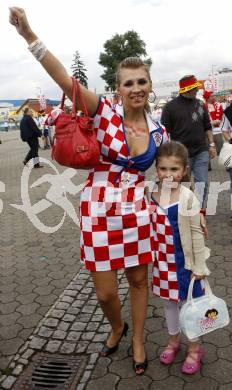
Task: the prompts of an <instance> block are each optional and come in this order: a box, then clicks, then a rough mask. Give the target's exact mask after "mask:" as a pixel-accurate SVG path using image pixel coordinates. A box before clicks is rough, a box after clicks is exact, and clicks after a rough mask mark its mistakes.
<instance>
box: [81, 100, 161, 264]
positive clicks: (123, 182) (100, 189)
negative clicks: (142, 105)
mask: <svg viewBox="0 0 232 390" xmlns="http://www.w3.org/2000/svg"><path fill="white" fill-rule="evenodd" d="M94 124H95V130H96V132H97V139H98V142H99V146H100V151H101V156H102V161H101V163H99V165H98V166H96V167H95V168H94V169H92V170H91V171H90V173H89V177H88V179H87V183H86V186H85V188H84V189H83V191H82V193H81V203H80V219H81V260H82V261H83V262H84V264H85V267H86V268H87V269H89V270H91V271H108V270H116V269H119V268H127V267H133V266H138V265H141V264H148V263H150V262H151V261H152V260H153V252H154V248H153V229H152V224H151V218H150V213H149V208H148V206H147V202H146V201H145V198H144V173H143V172H141V171H139V170H138V169H134V168H133V159H132V158H131V157H130V153H129V149H128V146H127V143H126V139H125V133H124V128H123V116H122V115H120V113H119V112H116V111H115V110H114V109H113V108H112V106H111V105H110V103H109V102H108V101H107V100H106V99H104V98H101V99H100V103H99V106H98V109H97V113H96V115H95V117H94ZM147 124H148V127H149V130H150V133H151V134H152V133H153V134H156V138H159V134H158V132H157V131H156V130H158V125H157V124H156V123H154V122H153V121H152V119H151V118H150V116H149V115H147ZM161 132H162V135H161V142H166V141H167V140H168V136H167V133H166V132H165V130H164V129H162V130H161ZM151 136H152V135H151ZM153 139H154V140H155V135H153ZM159 141H160V140H159ZM152 142H153V141H152ZM153 143H154V142H153ZM157 146H158V145H157ZM144 156H146V153H144ZM154 157H155V148H154V153H153V160H154ZM120 159H121V160H122V159H123V160H124V161H125V159H126V160H127V161H128V164H127V166H128V167H124V168H123V167H122V166H120V165H117V161H119V162H120ZM152 162H153V161H151V164H152ZM151 164H150V165H151Z"/></svg>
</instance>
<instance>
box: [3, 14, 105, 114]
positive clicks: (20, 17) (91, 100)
mask: <svg viewBox="0 0 232 390" xmlns="http://www.w3.org/2000/svg"><path fill="white" fill-rule="evenodd" d="M9 21H10V23H11V24H13V26H15V28H16V30H17V32H18V33H19V34H20V35H22V37H23V38H24V39H25V40H26V42H27V43H28V45H31V44H33V42H35V41H36V40H38V36H37V35H36V34H35V33H34V32H33V30H32V29H31V27H30V25H29V23H28V20H27V17H26V13H25V11H24V10H23V9H22V8H18V7H11V8H10V16H9ZM42 45H43V43H42V42H41V44H40V47H41V52H42V59H41V60H39V61H40V63H41V65H42V66H43V67H44V69H45V70H46V72H47V73H48V74H49V75H50V76H51V77H52V78H53V80H54V81H55V82H56V83H57V84H58V85H59V86H60V88H61V89H62V90H63V91H64V93H65V95H67V96H68V97H69V98H70V99H72V80H71V78H70V76H69V75H68V73H67V71H66V69H65V68H64V66H63V65H62V64H61V62H60V61H59V60H58V59H57V58H56V57H55V56H54V55H53V54H52V53H50V52H49V51H48V50H47V49H46V47H45V46H44V45H43V46H42ZM81 91H82V94H83V97H84V100H85V102H86V106H87V108H88V111H89V114H90V115H92V114H94V113H95V111H96V109H97V105H98V96H97V95H96V94H95V93H93V92H91V91H89V90H88V89H87V88H85V87H83V86H82V85H81ZM78 108H79V109H80V110H82V109H83V107H81V106H78Z"/></svg>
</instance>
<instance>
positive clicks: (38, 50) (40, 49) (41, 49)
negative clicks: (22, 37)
mask: <svg viewBox="0 0 232 390" xmlns="http://www.w3.org/2000/svg"><path fill="white" fill-rule="evenodd" d="M28 50H30V52H31V53H32V54H33V56H34V57H35V58H36V59H37V61H39V62H40V61H42V59H43V58H44V56H45V54H46V51H47V48H46V46H45V44H44V43H43V42H42V41H41V40H40V39H36V40H35V41H34V42H32V43H31V44H30V45H29V46H28Z"/></svg>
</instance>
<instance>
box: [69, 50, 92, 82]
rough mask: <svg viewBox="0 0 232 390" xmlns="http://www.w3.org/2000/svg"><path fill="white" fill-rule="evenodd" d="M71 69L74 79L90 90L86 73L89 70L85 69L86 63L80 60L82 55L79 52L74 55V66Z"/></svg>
mask: <svg viewBox="0 0 232 390" xmlns="http://www.w3.org/2000/svg"><path fill="white" fill-rule="evenodd" d="M71 69H72V71H73V77H74V78H75V79H78V80H79V81H80V83H81V84H82V85H84V87H86V88H88V77H87V76H86V74H85V72H86V71H87V69H86V68H85V65H84V62H83V61H81V59H80V54H79V53H78V51H76V52H75V54H74V59H73V64H72V65H71Z"/></svg>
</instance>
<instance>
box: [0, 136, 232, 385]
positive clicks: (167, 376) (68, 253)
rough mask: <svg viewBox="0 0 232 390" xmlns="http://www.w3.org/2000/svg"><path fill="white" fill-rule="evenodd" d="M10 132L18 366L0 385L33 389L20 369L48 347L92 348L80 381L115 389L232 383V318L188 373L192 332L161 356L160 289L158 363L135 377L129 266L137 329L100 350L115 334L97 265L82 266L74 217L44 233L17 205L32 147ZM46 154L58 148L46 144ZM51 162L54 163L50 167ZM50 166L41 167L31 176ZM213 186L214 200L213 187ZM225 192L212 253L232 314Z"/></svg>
mask: <svg viewBox="0 0 232 390" xmlns="http://www.w3.org/2000/svg"><path fill="white" fill-rule="evenodd" d="M15 134H16V133H15ZM11 137H12V139H11V140H9V139H8V141H7V142H3V144H2V145H0V148H1V149H0V160H1V165H0V175H1V176H0V181H2V182H4V183H5V184H6V192H5V193H3V194H2V196H0V199H2V200H3V212H2V214H0V221H1V236H0V246H1V253H0V353H1V360H0V367H2V368H4V367H7V366H8V365H9V367H10V369H11V373H10V375H9V373H8V376H7V374H6V375H2V377H1V378H0V383H1V384H0V388H1V386H2V388H3V389H12V388H13V389H16V390H24V389H23V387H20V385H18V383H19V381H20V374H21V373H22V372H23V371H24V369H25V368H26V367H27V365H28V363H29V362H30V360H31V359H33V357H34V356H35V355H36V353H37V352H38V351H45V352H50V353H51V354H52V353H57V352H58V353H60V354H62V355H73V356H87V357H88V359H87V365H86V367H85V371H84V373H83V375H82V377H81V380H80V383H79V385H78V386H77V390H83V389H87V390H95V389H99V388H100V387H102V388H104V389H106V390H112V389H117V390H123V389H138V390H143V389H149V390H163V389H166V390H169V389H172V390H181V389H184V390H191V389H192V390H193V389H196V388H198V389H199V390H201V389H202V390H203V389H205V388H207V389H210V390H229V389H231V388H232V374H231V372H232V348H231V344H232V334H231V331H232V323H230V324H229V325H228V326H227V327H226V328H224V329H222V330H220V331H215V332H212V333H210V334H208V335H207V336H205V337H204V338H203V341H204V346H205V351H206V353H205V357H204V359H203V364H202V368H201V371H200V372H199V373H198V374H196V375H194V376H185V375H182V374H181V372H180V367H181V362H182V361H183V358H184V352H185V349H186V340H185V339H184V338H183V348H182V349H181V352H180V353H179V354H178V356H177V358H176V360H175V363H174V364H173V365H171V366H170V367H166V366H163V365H161V364H160V363H159V359H158V356H159V353H160V351H161V350H162V348H163V347H164V346H165V345H166V342H167V333H166V329H165V321H164V317H163V310H162V307H161V304H160V301H159V299H157V298H155V299H154V298H153V297H152V296H151V295H150V297H149V307H148V315H147V320H146V324H145V346H146V351H147V357H148V360H149V367H148V369H147V371H146V374H145V375H144V376H142V377H136V376H135V374H134V372H133V369H132V361H131V347H130V342H131V318H130V310H129V307H130V305H129V298H128V295H127V292H128V290H127V282H126V280H125V277H124V274H123V272H119V292H120V297H121V301H122V305H123V316H124V319H125V320H126V321H128V323H129V325H130V330H129V332H128V335H127V337H126V338H124V339H123V340H122V341H121V343H120V348H119V349H118V351H117V352H116V353H115V354H114V355H112V357H110V358H100V357H99V355H98V350H99V348H100V347H101V343H102V342H103V341H104V340H105V339H106V337H107V333H108V331H109V326H108V324H107V321H106V320H105V319H104V317H103V315H102V312H101V310H100V308H99V307H98V305H97V300H96V296H95V294H94V289H93V285H92V282H91V279H90V276H89V273H88V272H87V271H85V270H83V269H80V265H79V260H78V259H79V252H78V247H79V245H78V240H79V234H78V229H77V227H76V225H75V224H74V223H73V221H72V220H71V219H70V218H69V217H66V220H65V223H64V225H63V226H62V228H61V229H59V230H58V231H57V232H56V233H54V234H44V233H41V232H39V231H38V230H37V229H36V228H35V227H33V225H32V223H31V222H30V221H29V220H28V218H27V216H25V215H24V214H23V213H22V212H20V211H19V210H16V209H14V208H12V207H10V206H9V205H10V204H11V203H18V204H19V203H20V176H21V171H22V167H21V161H22V160H23V155H24V153H25V150H26V147H24V145H22V144H21V143H20V141H18V140H17V139H14V137H13V135H11ZM3 141H4V140H3ZM10 151H11V154H12V155H11V154H10ZM40 154H41V155H43V156H46V157H47V156H49V153H48V152H47V151H46V152H45V151H41V152H40ZM212 165H213V170H212V172H211V173H210V176H211V180H212V181H218V182H220V183H223V182H224V183H225V182H226V181H228V177H227V174H226V172H225V171H224V170H223V169H220V168H218V166H217V164H216V161H214V162H213V164H212ZM49 169H50V168H49V167H45V168H44V169H43V174H44V173H45V172H46V173H47V172H48V171H49ZM59 170H60V171H61V168H59ZM41 171H42V169H41V170H39V172H38V170H36V171H35V172H34V171H33V172H32V178H31V182H32V183H33V182H34V181H35V180H36V179H37V178H38V177H39V174H40V175H41ZM84 177H85V173H83V172H81V173H79V172H78V174H77V175H76V176H75V177H74V179H73V182H75V184H78V183H79V182H80V181H83V179H84ZM47 189H48V187H46V186H45V189H44V186H41V187H39V188H38V189H37V191H35V192H33V191H32V192H30V194H31V199H32V200H33V203H35V202H36V201H38V200H39V199H41V198H43V197H44V196H45V194H46V190H47ZM30 191H31V190H30ZM211 193H212V199H214V200H215V199H216V192H214V190H213V187H212V188H211ZM218 199H219V202H218V206H217V209H216V215H212V216H211V215H210V216H208V217H207V221H208V226H209V234H210V238H209V240H208V242H207V245H208V246H209V247H210V248H212V251H211V258H210V260H209V262H208V265H209V268H210V269H211V271H212V274H211V275H210V277H209V281H210V284H211V287H212V288H213V291H214V293H215V294H216V295H218V296H220V297H222V298H224V299H225V300H226V302H227V304H228V306H229V309H230V313H231V304H232V285H231V280H232V265H231V264H232V263H231V249H232V245H231V226H232V225H231V224H230V221H229V212H228V210H229V209H230V196H229V192H228V191H223V192H222V193H221V194H220V195H219V198H218ZM70 200H72V202H73V204H74V197H73V198H72V197H71V196H70ZM75 202H77V200H76V197H75ZM61 216H62V212H61V209H60V208H58V207H57V206H55V205H52V206H51V207H50V209H47V211H46V213H45V212H43V213H41V219H43V221H44V223H46V221H47V223H49V224H54V225H55V224H57V223H58V222H59V221H60V219H61ZM2 226H3V229H2ZM2 230H3V234H2ZM18 377H19V379H17V378H18Z"/></svg>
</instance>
